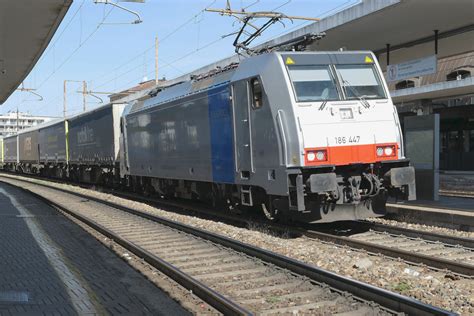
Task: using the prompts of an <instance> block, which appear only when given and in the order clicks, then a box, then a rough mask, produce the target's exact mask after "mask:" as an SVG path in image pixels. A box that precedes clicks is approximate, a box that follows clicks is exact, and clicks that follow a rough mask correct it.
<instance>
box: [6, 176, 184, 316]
mask: <svg viewBox="0 0 474 316" xmlns="http://www.w3.org/2000/svg"><path fill="white" fill-rule="evenodd" d="M0 272H1V273H0V315H2V316H3V315H107V314H111V315H116V314H125V315H187V314H189V313H188V312H187V311H186V310H184V309H183V308H182V307H181V306H180V305H179V304H178V303H177V302H175V301H174V300H172V299H171V298H170V297H169V296H167V295H166V293H164V292H163V291H161V290H160V289H159V288H157V287H156V286H155V285H154V284H152V283H151V282H150V281H148V280H147V279H146V278H145V277H144V276H143V275H141V274H140V273H139V272H137V271H136V270H134V269H133V268H132V267H131V266H129V265H128V264H127V263H126V262H125V261H123V260H122V259H120V258H119V257H118V256H117V255H116V254H114V253H113V252H112V251H111V250H109V249H108V248H107V247H105V246H104V245H102V244H101V243H100V242H99V241H97V240H96V239H95V238H94V237H92V236H91V235H89V234H88V233H87V232H85V231H84V230H83V229H82V228H80V227H79V226H78V225H76V224H74V223H73V222H71V221H70V220H68V219H67V218H66V217H64V216H63V215H61V214H60V213H58V211H56V210H54V209H52V208H51V207H49V206H48V205H46V204H45V203H44V202H42V201H39V200H38V199H36V198H34V197H33V196H31V195H28V194H27V193H26V192H23V191H22V190H20V189H18V188H14V187H11V186H8V185H6V184H3V183H0Z"/></svg>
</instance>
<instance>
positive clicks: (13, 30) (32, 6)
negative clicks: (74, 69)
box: [0, 0, 73, 104]
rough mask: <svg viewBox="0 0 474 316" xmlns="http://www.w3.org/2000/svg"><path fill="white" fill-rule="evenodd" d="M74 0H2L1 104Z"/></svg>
mask: <svg viewBox="0 0 474 316" xmlns="http://www.w3.org/2000/svg"><path fill="white" fill-rule="evenodd" d="M72 1H73V0H21V1H18V0H0V104H2V103H3V102H5V101H6V99H7V98H8V97H9V96H10V95H11V94H12V93H13V92H14V91H15V89H16V88H17V87H18V86H19V85H20V84H21V82H22V81H23V80H24V79H25V78H26V76H27V75H28V74H29V72H30V71H31V69H32V68H33V67H34V65H35V64H36V62H37V61H38V59H39V58H40V57H41V55H42V53H43V52H44V51H45V49H46V47H47V46H48V44H49V42H50V41H51V38H52V37H53V35H54V33H55V32H56V30H57V29H58V27H59V24H60V23H61V21H62V19H63V18H64V16H65V15H66V13H67V11H68V10H69V7H70V6H71V3H72Z"/></svg>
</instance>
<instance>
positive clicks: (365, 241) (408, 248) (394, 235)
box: [302, 221, 474, 278]
mask: <svg viewBox="0 0 474 316" xmlns="http://www.w3.org/2000/svg"><path fill="white" fill-rule="evenodd" d="M352 226H357V229H356V232H355V234H352V235H350V236H339V235H337V234H335V233H334V232H331V233H330V232H327V231H320V230H314V229H307V230H302V234H304V235H305V236H307V237H309V238H315V239H318V240H323V241H325V242H330V243H335V244H338V245H343V246H348V247H351V248H356V249H364V250H366V251H368V252H370V253H375V254H382V255H385V256H388V257H392V258H400V259H402V260H404V261H406V262H408V263H412V264H424V265H427V266H429V267H431V268H434V269H441V270H448V272H453V273H455V274H459V275H461V276H463V277H468V278H472V277H473V276H474V240H473V239H470V238H460V237H456V236H448V235H442V234H437V233H432V232H425V231H417V230H411V229H405V228H400V227H394V226H389V225H383V224H377V223H370V222H366V221H359V222H358V223H357V224H355V225H352ZM357 231H359V232H357ZM360 231H362V232H360Z"/></svg>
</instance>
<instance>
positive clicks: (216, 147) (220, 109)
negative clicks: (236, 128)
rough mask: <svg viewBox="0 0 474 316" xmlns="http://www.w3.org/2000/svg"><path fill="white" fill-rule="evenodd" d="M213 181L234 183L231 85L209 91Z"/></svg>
mask: <svg viewBox="0 0 474 316" xmlns="http://www.w3.org/2000/svg"><path fill="white" fill-rule="evenodd" d="M208 104H209V125H210V133H211V153H212V179H213V181H214V182H220V183H234V137H233V129H232V107H231V102H230V90H229V85H228V84H225V85H223V86H220V87H216V88H214V89H211V90H209V91H208Z"/></svg>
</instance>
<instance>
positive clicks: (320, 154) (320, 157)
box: [316, 150, 326, 161]
mask: <svg viewBox="0 0 474 316" xmlns="http://www.w3.org/2000/svg"><path fill="white" fill-rule="evenodd" d="M316 159H318V160H319V161H323V160H326V151H323V150H320V151H318V152H317V153H316Z"/></svg>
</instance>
